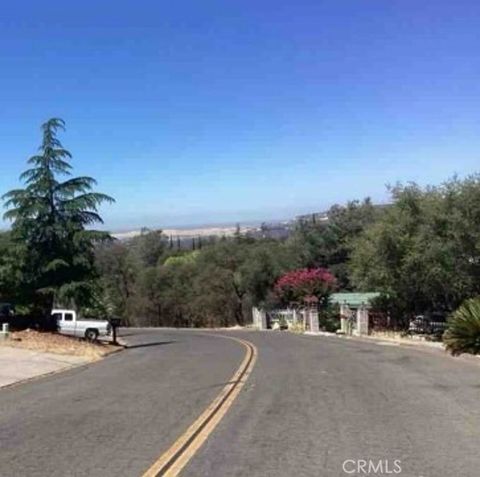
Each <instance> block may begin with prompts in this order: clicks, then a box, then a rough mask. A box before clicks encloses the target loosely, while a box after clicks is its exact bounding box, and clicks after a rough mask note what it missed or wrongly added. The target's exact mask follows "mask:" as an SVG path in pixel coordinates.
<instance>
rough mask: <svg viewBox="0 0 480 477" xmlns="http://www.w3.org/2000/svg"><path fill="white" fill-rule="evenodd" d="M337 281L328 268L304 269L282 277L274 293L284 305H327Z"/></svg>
mask: <svg viewBox="0 0 480 477" xmlns="http://www.w3.org/2000/svg"><path fill="white" fill-rule="evenodd" d="M336 286H337V280H336V279H335V277H334V276H333V274H332V273H331V272H329V271H328V270H327V269H326V268H303V269H301V270H293V271H291V272H288V273H286V274H285V275H282V276H281V277H280V278H279V279H278V280H277V282H276V283H275V287H274V291H275V294H276V295H277V296H278V298H279V299H280V300H281V301H282V302H284V303H305V304H311V305H313V304H316V303H318V304H319V305H323V304H326V302H327V299H328V296H329V295H330V293H332V292H333V291H334V290H335V288H336Z"/></svg>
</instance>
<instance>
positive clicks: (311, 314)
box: [308, 308, 320, 333]
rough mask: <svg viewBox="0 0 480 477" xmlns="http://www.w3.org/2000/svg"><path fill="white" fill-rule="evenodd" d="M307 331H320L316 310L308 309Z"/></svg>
mask: <svg viewBox="0 0 480 477" xmlns="http://www.w3.org/2000/svg"><path fill="white" fill-rule="evenodd" d="M308 320H309V325H310V326H309V331H313V332H314V333H317V332H319V331H320V323H319V320H318V310H317V309H316V308H310V310H308Z"/></svg>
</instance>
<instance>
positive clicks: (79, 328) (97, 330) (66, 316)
mask: <svg viewBox="0 0 480 477" xmlns="http://www.w3.org/2000/svg"><path fill="white" fill-rule="evenodd" d="M52 317H53V318H55V319H56V320H57V326H58V332H59V333H61V334H63V335H70V336H77V337H79V338H85V339H87V340H88V341H95V340H97V339H98V338H99V337H100V336H110V333H111V332H112V326H111V325H110V323H109V322H108V321H107V320H94V319H83V318H79V317H78V316H77V312H76V311H74V310H52Z"/></svg>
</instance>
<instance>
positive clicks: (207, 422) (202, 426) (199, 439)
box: [142, 334, 258, 477]
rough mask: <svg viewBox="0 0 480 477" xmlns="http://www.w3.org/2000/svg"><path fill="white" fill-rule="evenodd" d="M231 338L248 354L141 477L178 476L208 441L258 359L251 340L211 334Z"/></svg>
mask: <svg viewBox="0 0 480 477" xmlns="http://www.w3.org/2000/svg"><path fill="white" fill-rule="evenodd" d="M209 336H219V337H222V338H228V339H231V340H234V341H237V342H239V343H241V344H242V345H243V346H245V348H246V353H245V357H244V359H243V361H242V363H241V365H240V367H239V368H238V369H237V371H236V372H235V374H234V375H233V376H232V377H231V378H230V380H229V382H228V384H227V385H226V386H225V387H224V388H223V389H222V391H221V392H220V393H219V394H218V395H217V397H216V398H215V399H214V400H213V401H212V402H211V403H210V405H209V406H208V407H207V409H205V411H204V412H203V413H202V414H201V415H200V416H199V417H198V418H197V419H196V420H195V422H194V423H193V424H192V425H191V426H190V427H189V428H188V429H187V430H186V431H185V432H184V433H183V434H182V435H181V436H180V437H179V438H178V439H177V440H176V441H175V442H174V444H173V445H172V446H171V447H170V448H169V449H168V450H167V451H166V452H165V453H164V454H162V455H161V456H160V457H159V458H158V459H157V461H155V463H154V464H153V465H152V466H151V467H150V468H149V469H148V470H147V471H146V472H145V473H144V474H143V475H142V477H160V476H162V477H176V476H178V475H179V474H180V472H181V471H182V469H183V468H184V467H185V466H186V465H187V463H188V462H189V461H190V459H191V458H192V457H193V456H194V455H195V453H196V452H197V451H198V450H199V449H200V447H201V446H202V445H203V444H204V443H205V441H206V440H207V438H208V437H209V436H210V434H211V433H212V432H213V431H214V430H215V428H216V427H217V425H218V423H219V422H220V421H221V420H222V418H223V417H224V416H225V414H226V413H227V412H228V410H229V409H230V407H231V406H232V404H233V402H234V401H235V399H236V398H237V396H238V394H239V393H240V391H241V390H242V388H243V386H244V385H245V383H246V381H247V379H248V377H249V376H250V374H251V372H252V370H253V368H254V366H255V362H256V360H257V354H258V353H257V348H256V347H255V346H254V345H253V344H252V343H250V342H249V341H246V340H243V339H240V338H234V337H233V336H225V335H210V334H209Z"/></svg>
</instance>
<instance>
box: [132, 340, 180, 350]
mask: <svg viewBox="0 0 480 477" xmlns="http://www.w3.org/2000/svg"><path fill="white" fill-rule="evenodd" d="M172 343H177V341H155V342H154V343H140V344H132V345H126V346H125V348H126V349H135V348H149V347H151V346H163V345H169V344H172Z"/></svg>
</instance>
